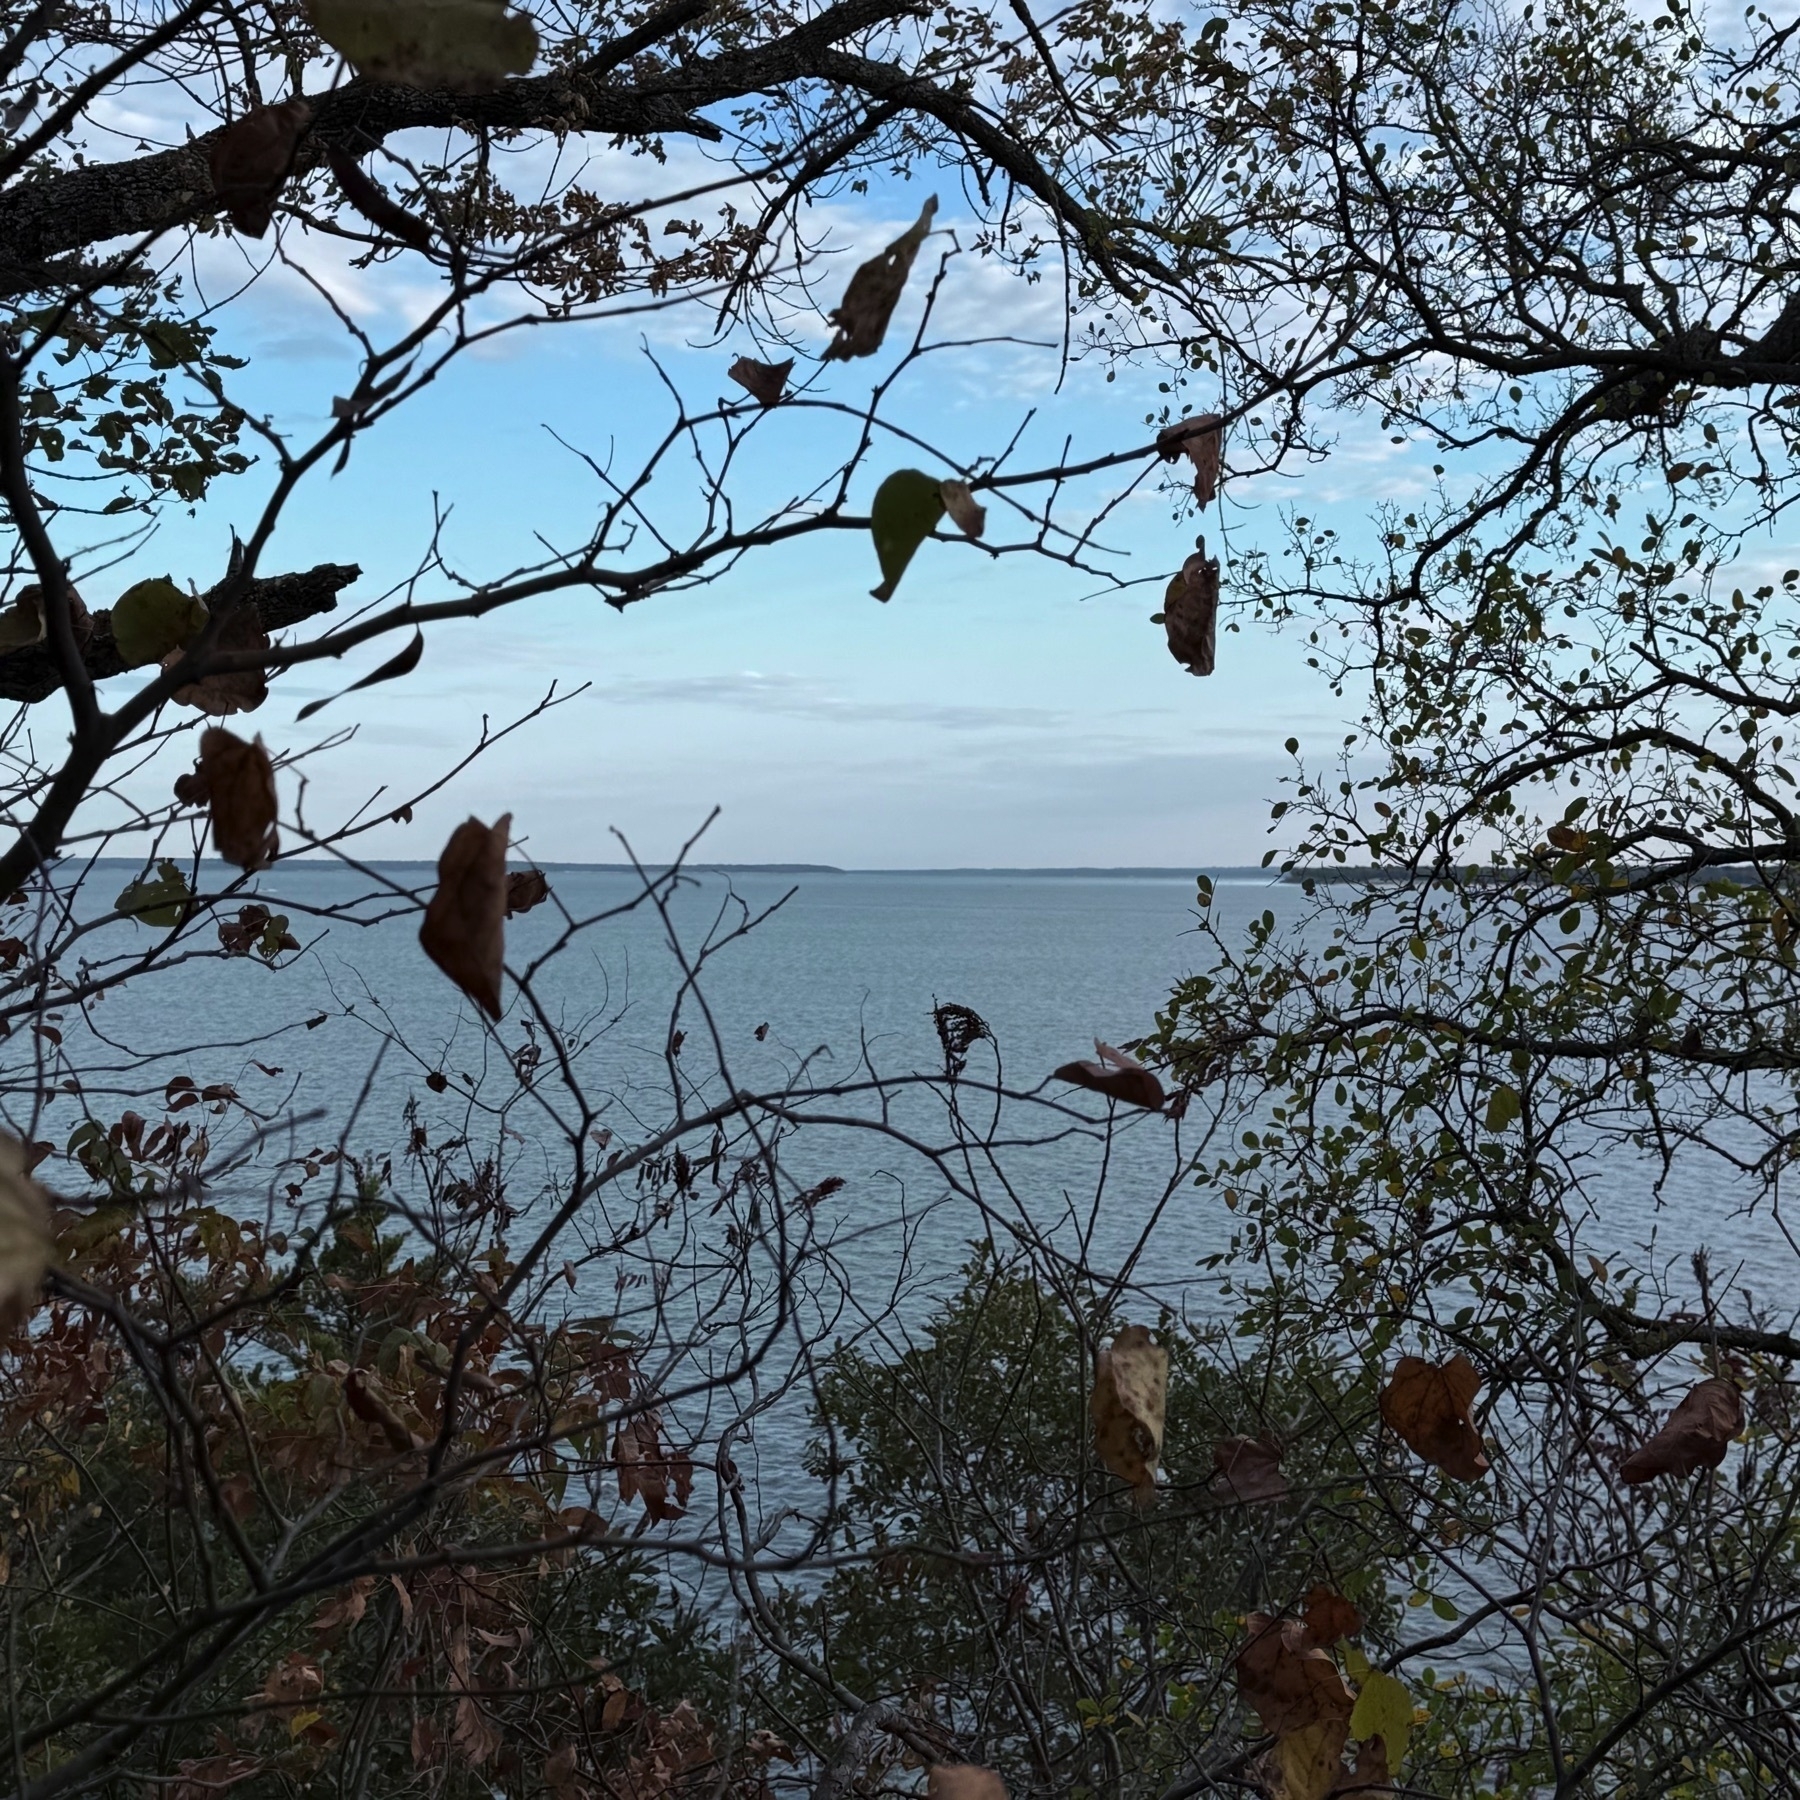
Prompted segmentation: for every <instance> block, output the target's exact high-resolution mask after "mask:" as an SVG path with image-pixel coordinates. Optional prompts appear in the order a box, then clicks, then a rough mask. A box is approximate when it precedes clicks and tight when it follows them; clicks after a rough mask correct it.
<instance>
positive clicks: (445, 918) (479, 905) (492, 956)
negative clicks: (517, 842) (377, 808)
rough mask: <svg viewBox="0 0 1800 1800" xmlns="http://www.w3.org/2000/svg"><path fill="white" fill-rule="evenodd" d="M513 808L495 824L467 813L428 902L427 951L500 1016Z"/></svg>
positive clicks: (423, 940)
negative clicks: (507, 874) (508, 849)
mask: <svg viewBox="0 0 1800 1800" xmlns="http://www.w3.org/2000/svg"><path fill="white" fill-rule="evenodd" d="M511 827H512V814H511V813H502V814H501V815H500V817H499V818H498V819H496V820H495V821H494V823H493V824H492V825H484V824H482V822H481V821H480V820H479V819H465V820H464V821H463V822H462V824H460V825H459V826H457V828H456V829H455V830H454V831H453V832H451V834H450V841H449V842H448V843H447V844H446V845H445V846H444V853H443V855H442V856H440V857H439V858H438V884H437V891H436V892H435V893H434V894H433V895H432V896H431V899H430V901H429V903H428V904H427V905H426V908H425V919H424V923H423V924H421V925H420V927H419V943H420V945H421V946H422V947H423V949H424V951H425V954H426V955H427V956H429V957H430V958H431V960H432V961H433V962H434V963H436V964H437V966H438V967H439V968H440V969H442V970H443V971H444V973H445V974H446V975H448V976H449V977H450V979H451V980H452V981H454V982H455V983H456V985H457V986H458V987H459V988H461V989H462V991H463V992H464V993H465V994H467V995H468V996H469V998H470V999H471V1000H473V1001H474V1002H475V1004H476V1005H477V1006H479V1007H480V1008H481V1010H482V1011H483V1012H485V1013H486V1014H487V1015H488V1017H489V1018H490V1019H497V1018H499V1016H500V977H501V975H502V974H503V973H504V969H505V958H506V927H505V918H506V843H507V836H508V833H509V832H510V830H511Z"/></svg>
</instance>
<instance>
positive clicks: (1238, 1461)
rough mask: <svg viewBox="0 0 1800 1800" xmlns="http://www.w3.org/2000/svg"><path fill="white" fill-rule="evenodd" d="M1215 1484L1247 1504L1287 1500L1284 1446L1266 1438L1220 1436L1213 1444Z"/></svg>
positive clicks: (1233, 1497)
mask: <svg viewBox="0 0 1800 1800" xmlns="http://www.w3.org/2000/svg"><path fill="white" fill-rule="evenodd" d="M1212 1485H1213V1487H1214V1488H1215V1489H1222V1490H1223V1491H1224V1492H1225V1493H1227V1494H1229V1495H1230V1496H1231V1498H1232V1499H1233V1500H1241V1501H1242V1502H1243V1503H1244V1504H1245V1505H1246V1506H1255V1505H1257V1504H1259V1503H1261V1502H1264V1501H1269V1500H1285V1499H1286V1498H1287V1493H1288V1484H1287V1477H1286V1476H1284V1475H1283V1474H1282V1472H1281V1449H1280V1447H1279V1446H1278V1445H1276V1444H1271V1443H1269V1442H1267V1441H1266V1440H1265V1439H1262V1438H1250V1437H1228V1438H1220V1439H1219V1441H1218V1442H1217V1443H1216V1444H1214V1445H1213V1477H1212Z"/></svg>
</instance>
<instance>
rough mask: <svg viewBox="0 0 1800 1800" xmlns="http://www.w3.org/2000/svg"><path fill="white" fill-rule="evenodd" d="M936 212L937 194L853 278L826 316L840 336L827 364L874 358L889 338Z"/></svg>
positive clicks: (830, 351)
mask: <svg viewBox="0 0 1800 1800" xmlns="http://www.w3.org/2000/svg"><path fill="white" fill-rule="evenodd" d="M936 211H937V196H936V195H935V194H934V195H932V197H931V198H930V199H928V200H927V201H926V202H925V204H924V205H923V206H922V207H921V208H920V209H919V216H918V218H917V219H915V220H914V221H913V223H912V224H911V225H910V226H908V227H907V229H906V230H905V231H903V232H901V234H900V235H899V236H898V237H897V238H895V239H894V241H893V242H892V243H891V244H889V245H888V247H887V248H886V249H885V250H883V251H882V253H881V254H880V255H879V256H875V257H871V258H870V259H869V261H867V262H866V263H864V264H863V266H862V267H861V268H860V269H858V270H857V271H856V273H855V274H854V275H852V276H851V277H850V285H849V286H848V287H847V288H846V289H845V290H844V298H843V302H842V304H841V305H840V306H838V307H837V309H836V310H835V311H833V312H831V313H828V314H827V315H826V317H827V318H828V319H829V320H830V322H831V323H832V324H833V325H835V326H836V327H837V336H836V337H834V338H833V339H832V340H831V343H830V345H829V347H828V348H827V349H826V351H825V361H826V362H833V361H838V362H847V361H848V360H849V359H850V358H851V357H853V356H873V355H874V354H875V352H876V351H877V350H879V349H880V348H881V340H882V339H883V338H884V337H886V336H887V328H888V320H889V319H891V318H892V317H893V315H894V307H895V305H896V304H897V303H898V301H899V299H900V294H901V290H902V289H904V288H905V286H906V278H907V276H908V275H910V274H911V273H912V266H913V259H914V257H916V256H917V255H918V254H919V246H920V245H921V244H922V243H924V241H925V239H926V237H927V236H928V235H929V234H930V231H931V220H932V216H933V214H935V213H936Z"/></svg>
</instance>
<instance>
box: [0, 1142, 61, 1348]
mask: <svg viewBox="0 0 1800 1800" xmlns="http://www.w3.org/2000/svg"><path fill="white" fill-rule="evenodd" d="M34 1161H35V1159H34V1158H32V1157H31V1154H30V1152H29V1151H28V1150H27V1149H26V1147H25V1146H24V1145H23V1144H21V1143H20V1142H19V1140H18V1139H17V1138H16V1137H13V1136H12V1135H11V1134H10V1133H8V1132H4V1131H0V1331H5V1330H8V1329H10V1328H11V1326H12V1325H13V1324H14V1323H15V1322H16V1321H17V1320H19V1319H22V1318H24V1316H25V1315H26V1314H27V1313H28V1312H29V1311H30V1310H31V1308H32V1307H33V1305H35V1304H36V1301H37V1294H38V1288H39V1286H40V1285H41V1284H42V1282H43V1279H44V1271H45V1270H46V1269H47V1268H48V1267H49V1266H50V1201H49V1197H48V1196H47V1195H46V1194H45V1192H44V1190H43V1189H42V1188H41V1187H39V1186H38V1184H37V1183H36V1182H35V1181H33V1180H32V1179H31V1175H30V1173H29V1171H30V1169H31V1167H32V1164H33V1162H34Z"/></svg>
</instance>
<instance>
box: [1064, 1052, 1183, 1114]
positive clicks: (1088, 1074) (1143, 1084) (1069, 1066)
mask: <svg viewBox="0 0 1800 1800" xmlns="http://www.w3.org/2000/svg"><path fill="white" fill-rule="evenodd" d="M1094 1055H1095V1057H1096V1059H1097V1060H1095V1061H1092V1062H1087V1061H1083V1062H1071V1063H1064V1064H1063V1066H1062V1067H1061V1068H1060V1069H1057V1070H1055V1071H1054V1072H1053V1074H1052V1079H1053V1080H1056V1081H1068V1082H1073V1083H1074V1085H1075V1086H1076V1087H1082V1088H1087V1089H1089V1090H1090V1091H1091V1092H1093V1093H1096V1094H1105V1095H1106V1096H1107V1098H1108V1099H1110V1100H1123V1101H1124V1102H1125V1103H1126V1105H1128V1106H1142V1107H1144V1108H1146V1109H1147V1110H1148V1111H1150V1112H1157V1111H1160V1110H1161V1108H1162V1103H1163V1098H1164V1096H1163V1086H1162V1083H1161V1082H1160V1081H1158V1080H1157V1079H1156V1077H1155V1076H1154V1075H1153V1074H1151V1072H1150V1071H1149V1070H1148V1069H1146V1068H1145V1067H1144V1065H1143V1064H1142V1063H1141V1062H1138V1061H1137V1060H1136V1059H1135V1058H1133V1057H1130V1056H1127V1055H1126V1054H1125V1052H1124V1051H1123V1050H1115V1049H1114V1048H1113V1047H1112V1045H1111V1044H1103V1043H1101V1041H1100V1040H1099V1039H1098V1038H1095V1039H1094Z"/></svg>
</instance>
